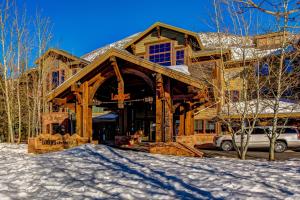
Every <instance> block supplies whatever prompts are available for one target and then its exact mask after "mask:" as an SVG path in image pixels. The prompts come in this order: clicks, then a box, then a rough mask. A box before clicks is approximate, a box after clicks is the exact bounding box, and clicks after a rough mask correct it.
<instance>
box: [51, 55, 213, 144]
mask: <svg viewBox="0 0 300 200" xmlns="http://www.w3.org/2000/svg"><path fill="white" fill-rule="evenodd" d="M48 98H49V101H50V102H51V103H59V104H60V105H62V106H65V107H67V108H69V109H70V110H72V111H73V112H74V113H75V114H76V120H75V121H76V124H75V126H76V130H75V133H76V134H78V135H79V136H81V137H83V138H88V139H89V141H91V140H92V138H93V129H94V135H95V134H96V135H97V134H98V133H99V130H100V129H101V127H100V126H99V124H94V126H93V124H92V119H93V108H95V107H101V109H104V110H107V111H111V112H113V113H114V114H115V115H116V118H117V119H116V120H115V124H114V125H112V127H111V128H110V129H111V132H112V134H109V136H107V137H111V138H109V139H113V137H114V136H116V135H119V134H120V135H126V134H127V133H130V134H132V133H133V132H134V131H138V130H139V129H142V130H143V132H144V139H145V140H148V141H155V142H170V141H173V140H174V136H175V135H176V134H177V135H191V134H194V127H193V119H194V110H195V109H197V107H199V106H200V105H202V104H203V103H205V102H207V101H208V95H207V92H206V87H205V86H204V85H203V84H202V83H201V82H199V80H198V79H195V78H193V77H192V76H189V75H186V74H183V73H180V72H177V71H176V70H173V69H168V68H165V67H163V66H160V65H157V64H155V63H151V62H149V61H147V60H144V59H139V58H137V57H135V56H132V55H130V54H127V53H124V52H123V51H119V50H111V51H110V52H108V53H107V54H105V55H103V56H101V57H99V58H98V59H96V60H95V61H94V62H93V63H91V64H90V65H88V66H87V67H86V68H84V69H82V70H81V71H80V72H79V73H78V74H76V75H74V76H73V77H72V78H71V79H69V80H67V81H66V82H65V83H64V84H63V85H61V86H60V87H58V88H57V89H55V90H54V91H53V92H52V93H51V94H50V95H49V97H48ZM106 124H108V123H106ZM154 124H155V125H154ZM98 126H99V127H98ZM176 126H177V128H176ZM97 127H98V130H97Z"/></svg>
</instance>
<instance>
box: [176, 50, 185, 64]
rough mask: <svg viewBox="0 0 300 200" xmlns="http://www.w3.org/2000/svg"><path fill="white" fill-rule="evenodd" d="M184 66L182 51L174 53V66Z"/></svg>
mask: <svg viewBox="0 0 300 200" xmlns="http://www.w3.org/2000/svg"><path fill="white" fill-rule="evenodd" d="M183 64H184V50H179V51H176V65H183Z"/></svg>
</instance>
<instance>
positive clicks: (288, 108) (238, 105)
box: [222, 99, 300, 115]
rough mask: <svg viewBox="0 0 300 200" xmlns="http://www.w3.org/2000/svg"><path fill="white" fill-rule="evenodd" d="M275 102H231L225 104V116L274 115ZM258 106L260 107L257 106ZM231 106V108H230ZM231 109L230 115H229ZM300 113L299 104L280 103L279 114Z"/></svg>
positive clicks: (267, 100) (255, 100) (263, 100)
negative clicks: (245, 114)
mask: <svg viewBox="0 0 300 200" xmlns="http://www.w3.org/2000/svg"><path fill="white" fill-rule="evenodd" d="M275 103H276V102H275V100H269V99H262V100H259V101H258V102H257V99H254V100H251V101H242V102H231V103H230V104H229V105H228V104H225V105H224V106H223V108H222V111H223V113H224V114H230V115H232V114H242V113H243V112H246V113H248V114H255V113H257V114H272V113H274V109H273V108H274V105H275ZM257 104H258V107H257V106H256V105H257ZM228 106H229V107H228ZM228 108H229V110H230V111H229V113H228V111H227V110H228ZM297 112H300V105H299V103H294V102H286V101H279V109H278V113H297Z"/></svg>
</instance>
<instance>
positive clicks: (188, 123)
mask: <svg viewBox="0 0 300 200" xmlns="http://www.w3.org/2000/svg"><path fill="white" fill-rule="evenodd" d="M193 134H194V111H193V108H192V103H188V104H187V106H186V115H185V135H193Z"/></svg>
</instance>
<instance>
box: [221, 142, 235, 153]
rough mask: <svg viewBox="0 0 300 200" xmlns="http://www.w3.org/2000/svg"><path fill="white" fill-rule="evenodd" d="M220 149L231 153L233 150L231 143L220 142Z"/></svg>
mask: <svg viewBox="0 0 300 200" xmlns="http://www.w3.org/2000/svg"><path fill="white" fill-rule="evenodd" d="M221 149H222V150H223V151H231V150H232V149H233V144H232V142H231V141H224V142H222V145H221Z"/></svg>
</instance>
